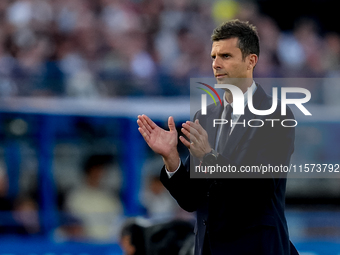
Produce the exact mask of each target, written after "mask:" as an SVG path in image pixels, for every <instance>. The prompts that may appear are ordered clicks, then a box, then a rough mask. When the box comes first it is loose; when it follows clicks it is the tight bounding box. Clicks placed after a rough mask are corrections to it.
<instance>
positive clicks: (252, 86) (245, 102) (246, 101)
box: [223, 80, 257, 108]
mask: <svg viewBox="0 0 340 255" xmlns="http://www.w3.org/2000/svg"><path fill="white" fill-rule="evenodd" d="M250 87H251V88H252V90H253V91H252V92H253V95H254V93H255V91H256V89H257V86H256V84H255V81H254V80H253V83H252V84H251V86H250ZM243 96H244V107H246V106H247V104H248V89H247V91H246V92H245V93H244V94H243ZM228 104H229V103H228V101H227V100H226V99H225V92H224V94H223V105H224V108H225V107H226V106H227V105H228ZM231 106H232V107H233V103H231Z"/></svg>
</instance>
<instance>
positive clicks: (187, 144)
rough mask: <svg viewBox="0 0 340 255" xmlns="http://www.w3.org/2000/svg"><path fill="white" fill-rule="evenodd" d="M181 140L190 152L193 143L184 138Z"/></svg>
mask: <svg viewBox="0 0 340 255" xmlns="http://www.w3.org/2000/svg"><path fill="white" fill-rule="evenodd" d="M179 140H181V142H182V143H183V144H184V146H185V147H187V148H188V149H189V150H190V145H191V143H190V142H189V141H188V140H187V139H185V138H184V137H183V136H180V137H179Z"/></svg>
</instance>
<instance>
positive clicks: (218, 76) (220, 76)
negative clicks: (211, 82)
mask: <svg viewBox="0 0 340 255" xmlns="http://www.w3.org/2000/svg"><path fill="white" fill-rule="evenodd" d="M227 76H228V75H227V74H215V77H216V79H219V78H224V77H227Z"/></svg>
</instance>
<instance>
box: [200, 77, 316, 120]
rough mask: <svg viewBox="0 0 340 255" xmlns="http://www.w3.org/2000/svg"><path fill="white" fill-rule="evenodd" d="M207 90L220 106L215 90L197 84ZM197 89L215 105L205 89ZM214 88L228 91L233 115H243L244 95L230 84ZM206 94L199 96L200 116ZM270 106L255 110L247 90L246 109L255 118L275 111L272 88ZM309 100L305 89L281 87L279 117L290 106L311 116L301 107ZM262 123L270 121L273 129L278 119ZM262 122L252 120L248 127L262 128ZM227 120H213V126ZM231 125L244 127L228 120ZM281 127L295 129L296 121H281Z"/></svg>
mask: <svg viewBox="0 0 340 255" xmlns="http://www.w3.org/2000/svg"><path fill="white" fill-rule="evenodd" d="M198 83H200V84H202V85H204V86H206V87H207V88H209V89H210V90H211V91H212V92H213V93H214V94H215V95H216V96H217V98H218V99H219V101H220V104H221V106H223V104H222V100H221V98H220V96H219V95H218V93H217V92H216V90H215V89H214V88H213V87H211V86H210V85H208V84H205V83H202V82H198ZM197 88H198V89H201V90H203V91H204V92H206V93H207V94H208V95H209V96H210V97H211V98H212V99H213V101H214V103H215V105H217V102H216V100H215V97H214V96H213V94H212V93H211V92H210V91H209V90H207V89H205V88H200V87H197ZM215 88H220V89H228V90H229V91H230V92H231V94H232V95H233V114H235V115H244V108H245V107H244V94H243V92H242V90H241V89H240V88H238V87H237V86H235V85H231V84H215ZM288 93H301V94H303V95H304V97H303V98H287V94H288ZM207 94H202V95H201V113H202V115H206V114H207ZM272 98H273V100H272V106H271V107H270V108H269V109H266V110H258V109H255V107H254V105H253V91H252V87H249V88H248V104H247V105H248V108H249V111H250V112H251V113H253V114H255V115H257V116H266V115H270V114H272V113H273V112H274V111H275V110H276V109H277V105H278V88H276V87H273V88H272ZM310 99H311V93H310V91H309V90H308V89H305V88H297V87H283V88H281V115H282V116H285V115H286V112H287V105H289V104H292V105H295V106H296V107H297V108H298V109H299V110H300V111H301V112H302V113H303V114H304V115H306V116H311V115H312V114H311V113H310V112H309V111H308V110H307V109H306V107H304V106H303V104H304V103H307V102H308V101H309V100H310ZM264 121H270V122H271V123H272V127H274V122H275V121H279V120H278V119H265V120H264ZM264 121H263V120H261V119H252V120H249V121H248V126H250V127H262V126H263V125H264ZM228 122H229V120H226V119H214V123H213V126H214V127H215V125H224V124H227V123H228ZM254 122H257V123H259V124H258V125H254ZM287 122H289V123H293V125H288V124H287ZM233 124H243V125H244V126H245V125H246V123H245V120H244V123H232V120H230V125H231V126H232V125H233ZM281 125H282V126H283V127H295V126H296V125H297V121H296V120H295V119H284V120H281Z"/></svg>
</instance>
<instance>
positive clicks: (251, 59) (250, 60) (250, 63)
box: [247, 54, 258, 70]
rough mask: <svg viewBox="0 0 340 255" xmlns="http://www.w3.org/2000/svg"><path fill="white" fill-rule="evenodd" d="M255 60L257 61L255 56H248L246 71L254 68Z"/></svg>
mask: <svg viewBox="0 0 340 255" xmlns="http://www.w3.org/2000/svg"><path fill="white" fill-rule="evenodd" d="M257 60H258V56H257V55H256V54H250V55H249V56H248V67H247V69H248V70H253V69H254V67H255V66H256V63H257Z"/></svg>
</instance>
